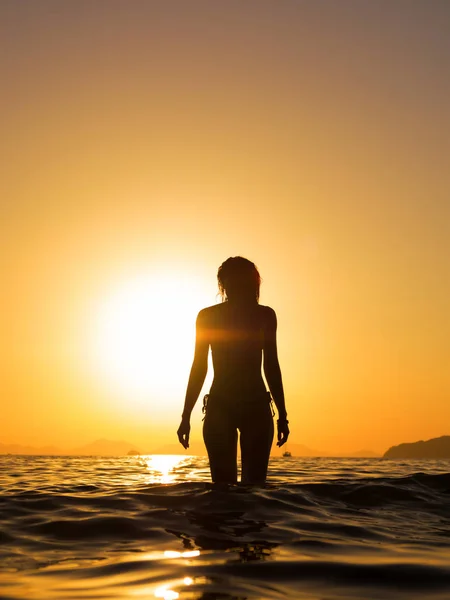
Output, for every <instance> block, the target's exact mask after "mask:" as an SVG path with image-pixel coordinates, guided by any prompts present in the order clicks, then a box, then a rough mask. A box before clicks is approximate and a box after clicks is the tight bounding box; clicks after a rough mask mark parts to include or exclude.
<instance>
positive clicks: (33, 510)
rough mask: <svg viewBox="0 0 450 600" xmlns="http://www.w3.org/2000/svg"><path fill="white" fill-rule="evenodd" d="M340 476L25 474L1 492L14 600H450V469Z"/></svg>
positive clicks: (3, 557) (1, 559)
mask: <svg viewBox="0 0 450 600" xmlns="http://www.w3.org/2000/svg"><path fill="white" fill-rule="evenodd" d="M200 466H201V465H200ZM97 467H98V465H97V466H95V468H97ZM191 467H192V465H191V466H190V467H189V468H191ZM80 468H81V467H80ZM82 468H83V469H84V471H83V472H84V474H85V475H86V472H88V471H89V469H90V468H94V467H92V466H91V467H89V463H88V462H87V459H86V460H85V463H83V467H82ZM299 468H300V467H299ZM301 468H303V466H301ZM377 468H378V467H377ZM336 473H337V472H336ZM336 473H335V474H334V478H333V477H329V476H327V477H323V480H322V481H300V480H299V478H298V477H287V476H285V483H280V481H279V480H277V477H279V478H280V480H281V479H282V469H281V468H280V469H279V470H278V471H276V470H274V471H273V473H272V474H273V479H274V480H275V481H274V482H272V483H269V484H268V485H266V486H265V487H260V488H256V487H254V488H252V487H245V486H240V485H237V486H222V487H221V486H213V485H211V484H209V483H207V482H205V481H178V482H174V483H169V484H160V483H143V482H140V483H139V481H137V482H136V481H134V482H133V484H132V485H130V484H124V482H123V481H122V480H120V481H119V482H116V483H114V484H112V483H111V481H107V479H104V480H101V481H98V482H97V483H91V481H92V480H93V479H92V478H91V480H89V478H87V477H86V481H84V482H83V481H80V478H79V477H78V475H77V477H73V478H71V477H68V478H67V482H66V483H62V482H61V480H60V479H57V480H55V478H54V477H53V478H50V477H49V478H47V480H45V478H42V477H41V476H39V478H38V479H35V480H34V483H33V484H30V479H29V478H28V479H27V478H26V477H23V481H22V480H21V479H20V478H18V479H19V481H18V483H17V485H15V486H11V485H8V486H5V487H4V488H3V491H2V492H0V514H1V527H0V572H1V573H2V575H1V577H2V578H3V584H4V586H5V587H4V589H5V594H7V595H0V597H1V598H2V599H6V598H14V599H15V600H17V599H18V598H25V597H26V598H30V599H32V598H35V597H36V598H40V597H46V598H49V599H51V598H54V597H55V598H56V597H57V598H58V599H59V600H63V599H64V600H65V599H66V598H67V599H69V598H83V597H86V598H88V597H89V598H94V597H95V598H100V597H103V598H111V599H116V598H121V597H123V598H125V597H126V598H129V597H134V595H135V594H138V592H139V593H141V592H142V590H143V589H144V588H145V586H147V587H148V589H151V590H153V591H152V592H151V594H150V593H149V595H148V597H155V596H154V593H153V592H154V591H155V590H159V588H158V587H157V586H158V585H159V586H164V585H166V586H167V585H169V584H170V585H171V586H172V587H171V588H170V589H171V590H172V591H173V594H179V597H180V599H181V598H183V595H182V594H184V593H185V592H186V590H187V587H189V590H190V591H189V593H190V594H191V596H186V598H188V597H190V598H205V599H207V598H209V599H213V598H227V599H231V598H236V599H242V598H270V599H271V598H281V597H292V598H303V597H304V598H305V600H306V598H308V599H311V598H322V599H325V598H326V599H327V600H328V599H330V600H331V599H332V600H334V599H335V598H336V599H338V598H339V599H341V598H374V599H375V598H377V599H379V598H380V597H381V595H382V596H383V598H386V599H387V598H389V597H390V595H392V598H394V597H395V598H396V600H398V599H399V598H403V597H404V598H405V599H406V598H408V599H410V598H414V597H417V598H419V597H420V598H425V597H426V598H428V597H433V598H441V597H442V598H444V597H445V598H448V597H449V595H450V564H449V560H448V557H449V542H448V540H449V539H450V502H449V500H450V473H449V472H440V473H426V472H424V471H422V472H414V473H408V474H404V475H395V476H382V477H370V476H364V477H361V476H359V477H357V478H346V477H341V476H336ZM23 474H24V471H22V475H23ZM17 573H20V578H19V581H20V582H21V583H20V585H19V584H17V581H18V578H17ZM186 578H187V579H186ZM185 580H186V581H187V580H189V581H191V580H192V583H189V585H188V584H186V583H183V582H185ZM13 581H16V584H13ZM81 581H82V582H83V583H81ZM37 582H39V583H37ZM77 582H80V583H77ZM100 585H101V586H103V587H102V594H103V595H96V594H97V592H98V590H99V589H100V588H99V586H100ZM15 586H16V587H15ZM83 586H84V587H83ZM155 586H156V587H155ZM177 586H178V587H177ZM183 586H184V587H183ZM56 589H57V590H59V592H58V593H59V596H58V595H55V594H56V592H53V591H52V590H56ZM161 589H162V588H161ZM164 589H166V588H164ZM167 589H169V588H167ZM39 590H40V591H39ZM42 590H45V594H43V593H42ZM95 590H97V591H95ZM183 590H184V591H183ZM220 590H221V591H220ZM25 591H26V593H25ZM219 592H220V594H222V595H219ZM142 593H143V592H142ZM155 593H156V592H155ZM158 593H159V592H158ZM161 593H162V592H161ZM186 593H187V592H186ZM27 594H28V595H27ZM33 594H35V595H33ZM39 594H43V595H41V596H39ZM120 594H122V595H120ZM127 594H128V595H127ZM192 594H194V595H192ZM207 594H210V595H209V596H208V595H207ZM211 594H212V595H211ZM214 594H215V595H214ZM303 594H304V595H303ZM308 594H309V595H308ZM314 594H316V595H314ZM156 597H158V596H156ZM160 597H163V598H165V597H167V598H169V597H171V598H175V597H178V596H175V595H172V596H170V594H169V595H166V596H164V595H163V596H160Z"/></svg>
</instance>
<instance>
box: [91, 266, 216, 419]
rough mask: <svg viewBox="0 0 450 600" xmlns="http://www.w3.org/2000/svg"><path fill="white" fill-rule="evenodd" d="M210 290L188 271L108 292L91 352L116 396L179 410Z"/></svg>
mask: <svg viewBox="0 0 450 600" xmlns="http://www.w3.org/2000/svg"><path fill="white" fill-rule="evenodd" d="M208 287H209V286H205V285H202V282H201V281H199V280H198V279H196V278H195V277H193V276H192V275H188V274H186V273H184V274H179V273H168V274H164V275H162V274H158V273H149V274H142V275H139V276H137V277H135V278H133V279H131V280H128V281H124V282H121V283H120V284H118V285H117V286H116V287H115V288H114V289H113V290H110V292H109V293H108V295H107V296H106V297H105V298H104V299H103V300H102V301H101V302H100V303H99V305H98V309H97V311H96V312H97V314H96V316H95V325H94V331H93V340H92V344H91V349H92V355H93V364H94V368H95V371H96V374H97V375H98V377H100V378H101V380H102V381H103V382H104V383H106V384H107V385H108V386H109V388H110V390H111V391H112V392H114V394H115V395H117V394H119V395H121V396H125V397H126V398H127V400H128V401H131V402H135V403H147V402H148V401H149V400H151V399H155V400H158V403H159V405H161V401H164V405H163V406H165V407H167V406H168V405H169V406H170V404H173V403H175V402H176V404H177V407H178V408H179V405H180V401H182V399H183V397H184V393H185V390H186V384H187V379H188V375H189V370H190V366H191V363H192V358H193V351H194V343H195V319H196V316H197V314H198V311H199V310H200V309H201V308H203V307H204V306H206V304H208V300H209V299H210V296H211V294H210V291H211V290H210V289H209V290H208Z"/></svg>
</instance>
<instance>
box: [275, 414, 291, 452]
mask: <svg viewBox="0 0 450 600" xmlns="http://www.w3.org/2000/svg"><path fill="white" fill-rule="evenodd" d="M288 423H289V421H287V420H286V419H278V421H277V438H278V442H277V446H282V445H283V444H285V443H286V442H287V440H288V437H289V433H290V432H289V425H288Z"/></svg>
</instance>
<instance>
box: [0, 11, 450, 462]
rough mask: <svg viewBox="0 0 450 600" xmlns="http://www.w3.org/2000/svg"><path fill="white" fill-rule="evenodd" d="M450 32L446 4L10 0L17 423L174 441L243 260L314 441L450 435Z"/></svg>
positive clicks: (13, 404) (46, 437)
mask: <svg viewBox="0 0 450 600" xmlns="http://www.w3.org/2000/svg"><path fill="white" fill-rule="evenodd" d="M449 27H450V6H449V4H448V2H447V1H446V0H442V1H441V0H434V1H433V2H426V1H425V0H423V1H415V0H408V1H406V0H397V1H396V2H391V1H390V0H389V1H388V0H386V1H384V2H383V1H382V2H361V1H359V0H342V1H341V2H334V1H333V0H328V1H327V0H323V1H322V2H316V1H315V0H309V1H306V0H305V1H301V0H300V1H296V0H279V1H277V2H273V1H271V2H269V1H266V0H258V1H256V0H249V1H247V2H241V1H238V0H230V1H228V2H214V1H213V2H211V1H209V0H208V1H206V0H205V1H197V0H192V1H189V2H186V1H176V0H173V1H166V0H164V1H159V0H155V1H151V2H146V1H140V0H121V1H118V0H107V1H106V0H105V1H102V0H98V1H96V2H90V1H87V0H86V1H84V0H73V1H72V0H67V1H66V2H60V1H59V0H54V1H46V0H40V1H39V2H34V1H33V0H28V1H27V0H25V1H22V2H16V1H15V0H6V1H3V2H2V3H1V6H0V35H1V39H2V52H1V53H0V74H1V80H2V82H3V85H2V93H1V95H0V106H1V118H2V136H1V142H0V144H1V148H0V154H1V156H0V159H1V160H0V165H1V171H2V173H1V178H0V186H1V190H0V192H1V210H2V219H1V224H0V227H1V231H0V251H1V259H0V260H1V268H2V281H3V286H2V287H3V291H2V304H1V307H0V308H1V315H0V327H1V330H0V331H1V332H2V335H1V336H0V337H1V341H0V357H1V367H0V368H1V373H0V374H1V381H2V389H1V402H2V407H1V424H2V427H1V433H0V442H4V443H9V442H16V443H21V444H32V445H39V444H57V445H60V446H63V447H68V446H70V445H72V446H74V445H79V444H83V443H87V442H90V441H92V440H93V439H96V438H99V437H105V438H111V439H126V440H129V441H130V442H132V443H136V444H138V445H140V446H141V447H145V448H152V447H155V446H157V445H158V444H162V443H168V442H175V441H176V438H175V431H176V429H177V427H178V419H179V415H180V414H181V410H182V404H183V400H184V391H185V387H186V383H187V375H188V371H189V367H190V361H191V358H192V349H193V341H194V340H193V332H194V321H195V316H196V312H197V310H199V309H200V308H202V307H203V306H206V305H210V304H213V303H215V302H216V301H217V298H216V293H217V288H216V271H217V268H218V266H219V265H220V263H221V262H223V261H224V260H225V259H226V258H228V257H229V256H235V255H242V256H245V257H247V258H249V259H251V260H253V261H254V262H255V263H256V264H257V265H258V267H259V268H260V271H261V275H262V277H263V285H262V288H261V302H262V303H263V304H268V305H270V306H272V307H273V308H274V309H275V310H276V312H277V315H278V322H279V330H278V332H279V354H280V362H281V367H282V372H283V377H284V383H285V391H286V399H287V406H288V412H289V418H290V422H291V428H292V442H297V443H302V444H305V445H307V446H310V447H312V448H317V449H320V450H332V451H336V452H347V451H352V450H359V449H361V448H369V449H372V450H375V451H379V452H382V451H384V450H386V449H387V447H389V446H390V445H393V444H397V443H400V442H403V441H415V440H418V439H427V438H430V437H435V436H439V435H444V434H450V430H449V423H450V402H449V398H450V364H449V356H450V352H449V350H450V342H449V340H450V317H449V312H448V306H449V304H450V200H449V198H450V169H449V156H450V77H449V72H450V36H449V35H448V31H449ZM173 323H176V325H177V335H174V331H173ZM171 324H172V325H171ZM171 327H172V329H171ZM210 381H211V376H209V378H208V382H210ZM207 385H208V384H206V385H205V389H204V392H206V391H207V389H208V387H207ZM200 404H201V402H200V401H199V403H198V405H197V407H196V409H195V410H194V414H193V434H192V438H193V439H194V440H195V439H197V440H200V439H201V434H200V424H201V412H200ZM180 450H181V446H180Z"/></svg>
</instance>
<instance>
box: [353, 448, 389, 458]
mask: <svg viewBox="0 0 450 600" xmlns="http://www.w3.org/2000/svg"><path fill="white" fill-rule="evenodd" d="M346 456H349V457H354V458H380V457H381V454H378V453H377V452H373V450H358V452H352V453H351V454H348V455H346Z"/></svg>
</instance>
